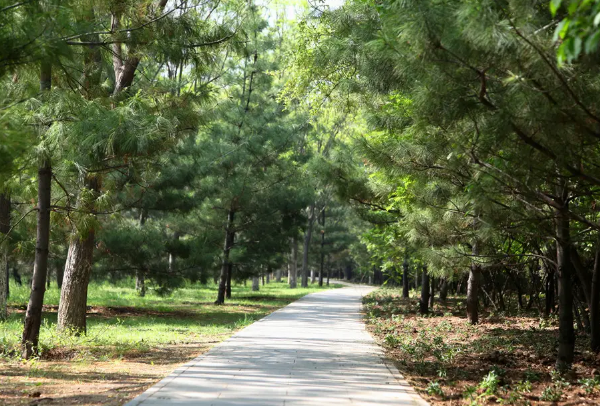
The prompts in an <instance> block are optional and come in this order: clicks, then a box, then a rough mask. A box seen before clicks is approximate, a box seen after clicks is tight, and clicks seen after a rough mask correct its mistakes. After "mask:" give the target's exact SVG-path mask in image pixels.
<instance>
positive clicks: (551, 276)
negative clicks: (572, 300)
mask: <svg viewBox="0 0 600 406" xmlns="http://www.w3.org/2000/svg"><path fill="white" fill-rule="evenodd" d="M542 266H543V267H544V268H546V303H545V304H546V305H545V309H544V316H545V317H549V316H550V314H552V313H554V280H555V278H556V275H555V270H554V268H552V265H550V266H547V264H546V262H545V261H542Z"/></svg>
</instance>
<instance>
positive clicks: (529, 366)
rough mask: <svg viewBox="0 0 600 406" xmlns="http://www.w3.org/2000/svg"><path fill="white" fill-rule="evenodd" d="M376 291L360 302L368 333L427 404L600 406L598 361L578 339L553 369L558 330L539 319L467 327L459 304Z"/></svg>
mask: <svg viewBox="0 0 600 406" xmlns="http://www.w3.org/2000/svg"><path fill="white" fill-rule="evenodd" d="M383 292H384V293H381V291H379V292H376V293H375V295H374V296H371V297H370V298H367V299H366V300H365V310H366V316H367V320H368V323H367V324H368V329H369V331H370V332H371V333H372V334H373V335H374V336H375V337H376V338H377V339H378V340H379V341H380V343H381V345H382V346H384V348H385V349H386V352H387V355H388V356H389V357H390V358H391V359H393V360H394V362H395V363H396V365H397V367H398V369H399V370H400V372H401V373H402V374H403V375H404V376H405V378H406V379H407V380H408V381H409V382H410V383H411V384H412V385H413V386H414V387H415V389H416V390H417V391H418V392H419V393H420V394H421V395H422V396H423V397H424V398H425V399H426V400H427V401H429V402H430V403H431V404H432V405H444V406H450V405H465V404H467V405H493V404H510V405H513V404H514V405H561V406H572V405H600V376H599V371H600V357H599V356H597V355H596V354H594V353H592V352H590V351H588V350H587V348H588V341H587V337H586V335H585V334H583V333H579V334H578V336H577V346H576V353H575V362H574V365H573V369H572V371H571V372H569V373H567V374H564V375H558V374H556V373H555V372H554V363H555V360H556V358H555V357H556V348H557V347H556V345H557V333H558V327H557V323H556V320H555V319H554V318H550V319H541V318H539V317H538V316H537V314H534V313H531V314H525V313H522V314H513V315H509V314H507V313H504V314H490V313H485V312H484V313H483V314H482V316H483V317H481V323H480V324H479V325H477V326H471V325H470V324H468V323H467V320H466V317H465V314H466V312H465V308H464V302H463V301H462V300H460V299H449V300H448V302H447V304H445V305H442V304H440V303H437V304H436V305H435V308H434V311H433V312H432V314H431V315H429V316H427V317H422V316H420V315H418V314H417V309H418V301H417V300H415V299H402V298H400V296H399V295H398V294H394V293H385V290H384V291H383Z"/></svg>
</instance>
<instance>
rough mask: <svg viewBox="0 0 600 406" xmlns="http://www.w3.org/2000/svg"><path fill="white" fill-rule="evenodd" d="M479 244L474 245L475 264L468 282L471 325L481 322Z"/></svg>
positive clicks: (472, 266)
mask: <svg viewBox="0 0 600 406" xmlns="http://www.w3.org/2000/svg"><path fill="white" fill-rule="evenodd" d="M477 244H478V243H477V242H475V243H473V249H472V251H473V256H474V259H473V263H472V264H471V269H470V270H469V280H468V281H467V318H468V319H469V322H470V323H471V324H477V323H478V322H479V288H480V284H481V265H480V264H479V263H478V262H477V255H479V247H478V245H477Z"/></svg>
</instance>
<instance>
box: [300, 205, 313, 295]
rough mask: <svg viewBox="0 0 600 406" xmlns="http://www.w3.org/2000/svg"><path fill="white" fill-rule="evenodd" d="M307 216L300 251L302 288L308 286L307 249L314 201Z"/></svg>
mask: <svg viewBox="0 0 600 406" xmlns="http://www.w3.org/2000/svg"><path fill="white" fill-rule="evenodd" d="M309 213H310V214H309V216H308V227H307V229H306V231H305V232H304V249H303V251H302V281H301V285H300V286H302V287H303V288H307V287H308V250H309V248H310V240H311V239H312V230H313V225H314V223H315V203H313V204H311V205H310V209H309Z"/></svg>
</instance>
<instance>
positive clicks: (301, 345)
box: [126, 286, 427, 406]
mask: <svg viewBox="0 0 600 406" xmlns="http://www.w3.org/2000/svg"><path fill="white" fill-rule="evenodd" d="M372 289H373V288H371V287H368V286H352V287H346V288H342V289H332V290H328V291H324V292H319V293H314V294H311V295H308V296H305V297H304V298H302V299H300V300H298V301H296V302H294V303H292V304H290V305H289V306H287V307H285V308H283V309H280V310H278V311H276V312H274V313H272V314H271V315H269V316H267V317H265V318H263V319H261V320H260V321H257V322H256V323H254V324H252V325H251V326H249V327H246V328H245V329H243V330H241V331H240V332H238V333H237V334H235V335H234V336H232V337H231V338H229V339H228V340H226V341H224V342H222V343H221V344H219V345H217V346H215V347H213V348H212V349H211V350H210V351H208V352H207V353H206V354H204V355H202V356H200V357H198V358H196V359H194V360H193V361H191V362H189V363H187V364H185V365H182V366H181V367H179V368H177V369H176V370H175V371H173V373H172V374H171V375H169V376H168V377H166V378H165V379H163V380H162V381H160V382H159V383H157V384H156V385H154V386H153V387H151V388H150V389H148V390H147V391H146V392H144V393H143V394H142V395H140V396H138V397H137V398H135V399H134V400H132V401H131V402H129V403H127V405H126V406H137V405H141V406H158V405H198V406H232V405H239V406H271V405H278V406H290V405H294V406H308V405H312V406H320V405H327V406H329V405H352V406H356V405H360V406H375V405H378V406H392V405H394V406H408V405H411V406H412V405H414V406H416V405H427V403H426V402H425V401H424V400H423V399H421V398H420V397H419V396H418V395H417V394H416V393H415V392H414V391H413V389H412V388H411V387H410V386H409V385H408V383H406V382H405V381H404V380H403V379H402V377H401V376H400V375H399V374H398V371H397V370H396V369H395V367H394V366H393V365H391V364H390V363H388V362H385V361H384V357H383V353H382V352H381V350H380V348H379V347H378V346H377V345H376V344H375V343H374V341H373V339H372V338H371V336H370V335H369V334H368V333H367V332H366V331H365V326H364V323H363V321H362V315H361V314H360V308H361V298H362V296H363V295H365V294H366V293H368V292H369V291H371V290H372Z"/></svg>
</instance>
